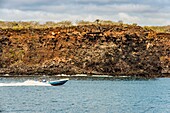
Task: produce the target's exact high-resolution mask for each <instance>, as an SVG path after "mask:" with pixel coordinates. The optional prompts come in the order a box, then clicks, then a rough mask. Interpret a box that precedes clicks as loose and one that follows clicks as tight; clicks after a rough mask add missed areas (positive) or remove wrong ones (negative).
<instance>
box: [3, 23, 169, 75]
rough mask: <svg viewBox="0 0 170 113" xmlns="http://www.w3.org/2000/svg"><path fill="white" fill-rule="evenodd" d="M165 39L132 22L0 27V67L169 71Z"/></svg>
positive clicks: (44, 70)
mask: <svg viewBox="0 0 170 113" xmlns="http://www.w3.org/2000/svg"><path fill="white" fill-rule="evenodd" d="M169 41H170V35H169V34H165V33H164V34H163V33H162V34H156V33H155V32H153V31H148V30H145V29H143V28H142V27H140V26H132V25H127V26H118V25H112V26H111V25H101V26H99V25H98V26H95V25H88V26H87V25H86V26H72V27H65V28H47V29H22V30H12V29H6V30H3V29H0V68H1V69H0V70H1V71H0V73H13V74H59V73H66V74H76V73H86V74H111V75H115V74H116V75H120V74H129V75H134V74H154V75H155V74H161V73H170V68H169V66H170V56H169V54H170V50H169V48H170V42H169Z"/></svg>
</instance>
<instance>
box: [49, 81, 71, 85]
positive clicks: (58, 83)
mask: <svg viewBox="0 0 170 113" xmlns="http://www.w3.org/2000/svg"><path fill="white" fill-rule="evenodd" d="M67 81H68V80H58V81H49V84H51V85H52V86H59V85H63V84H65V83H66V82H67Z"/></svg>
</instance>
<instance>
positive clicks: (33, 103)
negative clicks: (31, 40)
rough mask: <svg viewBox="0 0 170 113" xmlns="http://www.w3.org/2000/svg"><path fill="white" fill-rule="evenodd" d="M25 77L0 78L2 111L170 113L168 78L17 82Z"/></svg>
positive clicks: (169, 82) (2, 112) (0, 111)
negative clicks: (40, 82)
mask: <svg viewBox="0 0 170 113" xmlns="http://www.w3.org/2000/svg"><path fill="white" fill-rule="evenodd" d="M25 80H26V78H25V79H23V78H22V79H20V78H17V79H16V78H0V113H170V79H169V78H159V79H151V80H92V79H90V80H88V79H87V80H69V81H68V82H67V83H66V84H64V85H62V86H46V85H44V86H42V85H40V86H38V85H37V86H31V85H30V84H27V85H28V86H27V85H22V84H20V85H17V84H18V83H24V81H25ZM7 84H10V85H7ZM5 85H6V86H5Z"/></svg>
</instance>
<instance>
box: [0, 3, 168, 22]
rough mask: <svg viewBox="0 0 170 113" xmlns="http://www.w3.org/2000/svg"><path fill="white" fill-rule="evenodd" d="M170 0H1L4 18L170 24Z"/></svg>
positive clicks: (2, 18)
mask: <svg viewBox="0 0 170 113" xmlns="http://www.w3.org/2000/svg"><path fill="white" fill-rule="evenodd" d="M169 10H170V1H169V0H155V1H153V0H63V1H61V0H0V20H7V21H21V20H22V21H31V20H34V21H62V20H71V21H73V22H75V21H76V20H87V21H94V20H95V19H104V20H112V21H118V20H123V21H124V22H126V23H138V24H140V25H146V24H148V25H166V24H170V22H169V21H170V20H169V18H170V12H169Z"/></svg>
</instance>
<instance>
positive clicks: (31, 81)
mask: <svg viewBox="0 0 170 113" xmlns="http://www.w3.org/2000/svg"><path fill="white" fill-rule="evenodd" d="M0 86H51V85H50V84H48V83H43V82H39V81H34V80H27V81H24V82H13V83H12V82H11V83H0Z"/></svg>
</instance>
